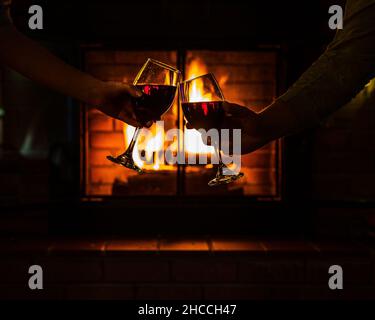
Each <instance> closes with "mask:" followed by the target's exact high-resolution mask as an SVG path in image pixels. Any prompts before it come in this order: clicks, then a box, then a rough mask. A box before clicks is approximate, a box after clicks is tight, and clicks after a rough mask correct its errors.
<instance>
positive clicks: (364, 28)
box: [259, 0, 375, 143]
mask: <svg viewBox="0 0 375 320" xmlns="http://www.w3.org/2000/svg"><path fill="white" fill-rule="evenodd" d="M346 11H347V12H346V15H345V19H344V29H343V30H342V31H339V32H338V34H337V36H336V38H335V40H334V41H333V42H332V43H331V44H330V45H329V46H328V48H327V50H326V51H325V53H324V54H323V55H322V56H321V57H320V58H319V59H318V60H317V61H316V62H315V63H314V64H313V65H312V66H311V67H310V68H309V69H308V70H307V71H306V72H305V73H304V74H303V75H302V76H301V77H300V79H298V81H297V82H296V83H295V84H294V85H293V86H292V87H291V88H290V89H289V90H288V91H287V92H286V93H285V94H284V95H282V96H281V97H280V98H278V99H277V100H276V101H275V102H274V103H273V104H271V105H270V106H269V107H267V108H266V109H264V110H263V111H262V112H260V114H259V128H260V130H259V134H260V136H261V137H262V140H263V143H267V142H269V141H271V140H273V139H276V138H280V137H282V136H285V135H288V134H291V133H294V132H297V131H299V130H302V129H305V128H309V127H313V126H315V125H317V124H319V123H320V122H321V121H322V120H324V119H325V118H326V117H327V116H329V115H330V114H332V113H333V112H335V111H336V110H338V109H339V108H341V107H342V106H344V105H345V104H346V103H348V102H349V101H350V100H351V99H352V98H354V97H355V95H356V94H357V93H359V92H360V91H361V90H362V89H363V88H364V86H365V85H366V84H367V83H368V82H369V81H370V80H371V79H372V78H373V77H375V44H374V43H375V25H374V21H375V1H374V0H370V1H364V0H356V1H353V0H348V3H347V8H346Z"/></svg>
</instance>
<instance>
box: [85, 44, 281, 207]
mask: <svg viewBox="0 0 375 320" xmlns="http://www.w3.org/2000/svg"><path fill="white" fill-rule="evenodd" d="M147 58H153V59H156V60H160V61H163V62H165V63H167V64H170V65H172V66H175V67H177V68H178V69H179V70H181V71H182V72H183V76H184V79H190V78H192V77H195V76H199V75H202V74H205V73H208V72H212V73H214V74H215V76H216V78H217V80H218V82H219V85H220V87H221V88H222V91H223V93H224V96H225V99H226V100H228V101H230V102H234V103H238V104H240V105H244V106H247V107H249V108H250V109H252V110H253V111H259V110H261V109H262V108H264V107H265V106H267V105H268V104H270V103H271V102H272V100H273V99H274V98H275V97H276V95H277V90H278V83H277V79H278V68H279V66H278V51H277V50H254V51H208V50H184V51H177V50H176V51H119V50H109V49H108V50H107V49H90V50H86V51H85V53H84V67H85V70H86V71H88V72H90V73H91V74H93V75H94V76H96V77H98V78H100V79H102V80H106V81H118V82H128V83H132V81H133V79H134V77H135V76H136V74H137V72H138V70H139V68H140V67H141V66H142V64H143V63H144V61H145V60H146V59H147ZM162 120H163V121H164V126H161V125H160V124H154V125H153V126H152V127H151V128H150V129H149V130H150V131H151V134H149V135H147V136H144V137H143V138H142V139H140V140H139V141H138V143H137V145H136V148H135V150H136V152H135V153H134V154H133V157H134V158H135V161H136V163H137V165H138V166H139V167H141V168H142V169H144V170H145V171H146V174H143V175H138V174H137V173H135V172H133V171H131V170H128V169H126V168H124V167H122V166H119V165H115V164H113V163H111V162H109V161H108V160H107V159H106V156H107V155H112V156H116V155H118V154H120V153H122V152H123V150H125V148H126V147H127V145H128V144H129V143H130V140H131V137H132V134H133V132H134V127H132V126H130V125H127V124H124V123H122V122H120V121H117V120H114V119H112V118H110V117H107V116H106V115H104V114H102V113H100V112H99V111H97V110H93V109H88V108H85V109H84V111H83V113H82V116H81V124H82V126H81V128H82V130H81V167H82V169H83V170H81V172H82V176H81V190H82V196H83V198H104V197H128V196H158V195H159V196H173V195H186V196H200V195H204V196H207V195H212V196H216V195H223V196H224V195H231V196H233V195H238V196H245V197H253V198H256V199H260V200H280V199H281V193H282V192H281V191H282V190H281V182H282V172H281V160H282V141H281V140H279V141H274V142H272V143H270V144H268V145H266V146H264V147H263V148H261V149H259V150H257V151H255V152H253V153H251V154H249V155H244V156H242V165H241V171H242V172H244V173H245V177H244V178H242V179H240V180H238V181H236V182H235V183H233V184H229V185H224V186H220V187H215V188H211V187H208V186H207V181H209V180H210V179H211V178H212V177H213V176H214V175H215V168H214V167H213V165H212V164H207V165H200V164H197V165H191V164H189V165H181V164H176V165H170V164H168V163H166V161H165V159H164V158H163V154H162V152H161V151H160V150H161V149H162V147H164V148H167V147H168V148H169V149H172V150H174V151H176V152H177V151H178V150H181V148H182V150H183V152H184V153H185V156H186V157H187V156H190V157H191V156H193V157H194V156H196V157H198V156H199V154H206V155H207V157H208V158H210V157H211V156H212V154H213V152H214V149H213V147H210V146H206V145H204V144H203V143H202V142H201V139H200V136H199V133H198V132H197V131H196V130H191V129H187V128H186V127H185V122H184V119H183V113H182V110H181V108H180V106H179V101H178V98H176V99H175V101H174V104H173V106H172V107H171V109H170V110H169V111H168V112H167V113H166V114H165V115H164V116H163V117H162ZM173 128H175V129H182V130H183V136H182V137H180V139H179V141H177V139H176V140H175V141H166V140H165V139H164V137H165V132H166V131H167V130H169V129H173ZM166 144H168V145H166ZM139 153H141V154H144V155H146V157H147V158H148V159H152V161H150V162H148V163H145V162H143V161H142V160H141V159H140V158H139Z"/></svg>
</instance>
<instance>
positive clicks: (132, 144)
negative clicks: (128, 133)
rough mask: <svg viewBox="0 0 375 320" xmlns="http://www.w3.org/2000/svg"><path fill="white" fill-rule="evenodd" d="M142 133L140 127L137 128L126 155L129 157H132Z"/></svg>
mask: <svg viewBox="0 0 375 320" xmlns="http://www.w3.org/2000/svg"><path fill="white" fill-rule="evenodd" d="M140 131H141V128H140V127H137V128H135V131H134V134H133V138H132V141H130V144H129V146H128V148H127V149H126V151H125V153H124V155H126V156H129V157H131V156H132V154H133V149H134V146H135V143H136V142H137V138H138V136H139V132H140Z"/></svg>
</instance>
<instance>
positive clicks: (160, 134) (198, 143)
mask: <svg viewBox="0 0 375 320" xmlns="http://www.w3.org/2000/svg"><path fill="white" fill-rule="evenodd" d="M208 72H209V71H208V70H207V66H206V65H205V64H204V62H203V61H202V60H201V59H199V58H193V59H191V60H190V61H189V64H188V66H187V74H186V79H191V78H195V77H198V76H200V75H203V74H206V73H208ZM226 81H227V76H223V77H221V78H219V79H218V82H219V85H224V84H225V82H226ZM190 90H191V91H190V98H191V102H201V101H211V100H212V95H211V94H205V95H203V81H199V80H198V81H196V82H194V85H193V86H192V87H191V88H190ZM172 112H173V114H174V116H177V112H176V109H175V108H173V109H172ZM149 130H150V131H151V133H150V134H145V132H146V131H145V130H142V131H141V133H140V135H139V138H138V140H137V142H136V145H135V147H134V152H133V159H134V161H135V163H136V164H137V166H138V167H140V168H142V169H145V170H174V168H173V166H170V165H168V164H166V163H165V161H164V157H163V153H162V152H160V151H161V150H162V149H163V147H167V146H165V145H164V143H165V139H164V136H165V133H164V130H163V128H162V127H161V126H159V125H157V124H154V125H153V126H152V127H151V128H150V129H149ZM134 131H135V128H134V127H132V126H130V125H126V124H125V125H124V128H123V132H124V140H125V145H126V146H128V145H129V143H130V141H131V139H132V137H133V134H134ZM181 138H182V137H181ZM183 139H184V150H185V152H186V153H190V154H207V155H213V154H214V153H215V149H214V148H213V147H212V146H207V145H205V144H204V143H203V142H202V140H201V136H200V133H199V132H198V131H197V130H195V129H187V128H186V127H185V128H184V136H183ZM168 147H169V149H171V150H173V151H174V152H177V151H178V141H174V142H172V144H171V145H169V146H168ZM139 151H142V153H143V155H144V157H145V158H146V159H152V161H150V163H151V164H149V163H146V162H145V161H143V160H142V159H141V157H140V153H139ZM207 167H212V165H207Z"/></svg>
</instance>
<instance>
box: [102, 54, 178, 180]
mask: <svg viewBox="0 0 375 320" xmlns="http://www.w3.org/2000/svg"><path fill="white" fill-rule="evenodd" d="M179 81H180V71H178V70H177V69H176V68H173V67H171V66H169V65H167V64H165V63H162V62H160V61H156V60H154V59H148V60H147V61H146V63H145V64H144V65H143V67H142V68H141V70H140V71H139V73H138V75H137V77H136V78H135V80H134V82H133V85H135V86H136V87H137V88H138V89H140V90H141V91H142V92H143V95H142V96H141V97H140V98H132V99H133V105H134V113H135V115H136V117H137V119H138V120H139V121H140V122H141V123H143V124H145V123H147V122H149V121H154V120H157V119H159V118H160V117H161V116H162V115H163V114H164V113H165V112H167V111H168V109H169V108H170V107H171V106H172V103H173V100H174V97H175V95H176V91H177V85H178V83H179ZM141 129H142V127H138V128H136V129H135V132H134V135H133V138H132V140H131V142H130V144H129V146H128V148H127V149H126V151H125V152H124V153H122V154H120V155H119V156H117V157H112V156H107V159H108V160H110V161H112V162H114V163H117V164H121V165H123V166H124V167H127V168H129V169H132V170H135V171H137V172H138V173H143V170H142V168H139V167H138V166H137V165H136V164H135V162H134V160H133V150H134V147H135V144H136V141H137V138H138V135H139V133H140V130H141Z"/></svg>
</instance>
